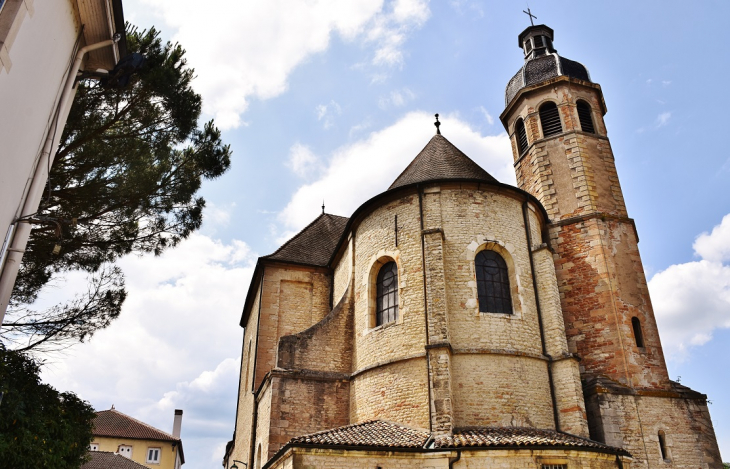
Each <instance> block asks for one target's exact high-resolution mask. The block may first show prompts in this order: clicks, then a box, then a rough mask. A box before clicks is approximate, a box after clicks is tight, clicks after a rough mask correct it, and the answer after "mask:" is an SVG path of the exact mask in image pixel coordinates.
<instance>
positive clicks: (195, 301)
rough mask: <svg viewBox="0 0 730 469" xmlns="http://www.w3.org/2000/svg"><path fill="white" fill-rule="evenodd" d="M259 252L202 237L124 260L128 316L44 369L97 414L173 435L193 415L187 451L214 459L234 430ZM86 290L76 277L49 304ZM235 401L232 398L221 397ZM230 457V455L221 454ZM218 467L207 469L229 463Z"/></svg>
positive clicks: (187, 432)
mask: <svg viewBox="0 0 730 469" xmlns="http://www.w3.org/2000/svg"><path fill="white" fill-rule="evenodd" d="M254 261H255V255H254V254H253V253H252V252H251V250H250V249H249V247H248V246H247V245H246V243H244V242H243V241H238V240H233V241H232V242H230V243H227V244H226V243H222V242H220V241H217V240H215V239H212V238H210V237H208V236H204V235H202V234H199V233H194V234H192V235H191V236H190V238H188V239H187V240H185V241H183V242H181V243H180V245H179V246H178V247H177V248H175V249H172V250H169V251H167V252H165V253H164V254H163V255H161V256H158V257H155V256H152V255H144V256H127V257H125V258H123V259H121V260H120V261H119V263H118V264H119V265H120V266H121V267H122V269H123V271H124V273H125V275H126V280H127V291H128V297H127V301H126V302H125V303H124V306H123V308H122V313H121V315H120V317H119V318H118V319H117V320H115V321H114V322H113V323H112V324H111V325H110V326H109V327H108V328H107V329H104V330H101V331H99V332H97V333H96V334H95V335H94V336H93V337H92V338H91V340H89V341H88V342H86V343H83V344H79V345H75V346H73V347H72V348H70V349H68V350H67V351H66V352H65V353H64V356H63V357H61V358H54V359H53V360H52V361H51V363H49V364H47V365H46V366H45V367H44V369H43V379H44V381H47V382H49V383H50V384H51V385H53V386H55V387H56V388H58V389H61V390H70V391H73V392H76V393H77V394H79V395H80V396H81V397H82V398H83V399H86V400H88V401H90V402H91V403H92V405H94V407H95V408H97V409H108V408H109V407H110V406H111V405H112V404H115V406H116V408H117V409H118V410H120V411H121V412H124V413H126V414H129V415H131V416H133V417H135V418H139V419H141V420H142V421H145V422H147V423H149V424H151V425H153V426H155V427H158V428H160V429H161V430H164V431H168V432H170V431H171V428H172V418H173V413H172V409H173V408H174V407H177V408H182V409H183V410H184V411H185V414H184V420H183V438H184V440H185V449H186V453H189V455H190V456H191V457H190V459H191V461H195V463H194V465H195V466H196V467H202V466H201V465H198V464H197V461H196V458H197V457H194V456H193V455H194V454H196V453H199V452H205V453H206V459H207V458H208V456H207V452H208V451H210V450H211V449H212V448H213V447H215V446H218V445H219V443H220V442H221V441H227V440H228V439H230V436H231V433H232V432H233V423H234V422H233V418H234V417H233V415H234V413H235V402H236V399H235V394H236V389H237V383H238V373H237V370H234V368H236V367H237V365H236V363H237V360H238V358H231V357H239V355H240V353H241V337H242V329H241V328H240V327H239V326H238V322H239V319H240V314H241V309H242V306H243V302H244V299H245V295H246V292H247V286H248V284H249V281H250V278H251V274H252V272H253V262H254ZM73 285H83V279H81V280H79V279H78V278H76V277H75V276H73V275H72V276H70V277H69V280H68V281H67V282H66V284H65V285H64V288H62V289H57V290H54V291H53V292H50V293H49V295H47V296H46V298H45V301H53V300H54V298H55V300H61V298H62V297H65V296H67V295H69V293H67V291H69V290H70V288H68V287H69V286H73ZM221 396H225V398H223V397H221ZM219 456H220V457H222V454H221V455H219ZM220 457H219V459H218V462H217V464H210V465H206V466H205V467H211V468H214V467H219V466H220Z"/></svg>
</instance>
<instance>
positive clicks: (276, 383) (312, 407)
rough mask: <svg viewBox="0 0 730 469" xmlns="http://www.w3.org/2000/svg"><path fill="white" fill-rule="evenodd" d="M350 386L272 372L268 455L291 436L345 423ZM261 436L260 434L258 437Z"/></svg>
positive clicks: (332, 380)
mask: <svg viewBox="0 0 730 469" xmlns="http://www.w3.org/2000/svg"><path fill="white" fill-rule="evenodd" d="M349 394H350V383H349V382H348V380H347V379H346V378H345V379H342V378H340V379H337V378H332V377H330V376H311V375H309V374H307V373H304V374H297V373H293V374H289V373H279V372H275V374H274V375H273V376H272V379H271V399H270V406H271V407H270V409H265V408H264V406H262V407H261V408H260V409H259V412H261V411H262V410H264V411H268V412H267V413H265V414H261V417H266V420H268V421H269V425H270V427H269V435H268V446H267V450H268V453H264V454H267V455H268V456H267V457H266V460H268V459H269V458H271V457H272V456H273V455H274V454H275V453H276V452H277V451H278V450H279V449H280V448H281V447H283V446H284V445H285V444H286V443H287V442H288V441H289V440H290V439H292V438H293V437H295V436H301V435H306V434H308V433H314V432H318V431H321V430H327V429H330V428H335V427H341V426H343V425H347V424H348V423H349V417H350V416H349V410H350V409H349V404H348V403H349V397H350V396H349ZM262 437H263V435H262Z"/></svg>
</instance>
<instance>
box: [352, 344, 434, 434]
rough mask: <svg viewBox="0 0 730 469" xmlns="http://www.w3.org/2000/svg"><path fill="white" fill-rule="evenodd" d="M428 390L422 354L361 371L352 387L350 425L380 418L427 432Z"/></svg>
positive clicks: (354, 379) (424, 361)
mask: <svg viewBox="0 0 730 469" xmlns="http://www.w3.org/2000/svg"><path fill="white" fill-rule="evenodd" d="M428 388H429V386H428V370H427V365H426V360H425V358H424V354H423V352H422V353H421V355H420V356H418V357H416V358H412V359H408V360H402V361H397V362H393V363H390V364H382V365H381V366H377V367H374V368H371V369H368V370H365V371H362V372H360V373H358V374H356V375H355V376H354V377H353V378H352V382H351V385H350V389H351V392H350V423H359V422H364V421H366V420H372V419H381V420H388V421H391V422H398V423H401V424H405V425H409V426H412V427H415V428H422V429H426V430H428V429H429V390H428Z"/></svg>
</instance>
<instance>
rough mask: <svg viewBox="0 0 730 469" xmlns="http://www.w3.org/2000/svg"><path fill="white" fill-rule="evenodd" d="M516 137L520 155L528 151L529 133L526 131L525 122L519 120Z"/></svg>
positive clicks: (516, 124)
mask: <svg viewBox="0 0 730 469" xmlns="http://www.w3.org/2000/svg"><path fill="white" fill-rule="evenodd" d="M515 136H516V137H517V153H519V154H520V155H521V154H522V153H523V152H524V151H525V150H527V132H526V131H525V121H523V120H522V119H517V122H516V123H515Z"/></svg>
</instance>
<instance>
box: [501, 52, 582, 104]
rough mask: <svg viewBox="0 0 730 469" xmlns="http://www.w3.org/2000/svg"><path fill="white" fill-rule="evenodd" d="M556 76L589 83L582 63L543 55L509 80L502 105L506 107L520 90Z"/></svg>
mask: <svg viewBox="0 0 730 469" xmlns="http://www.w3.org/2000/svg"><path fill="white" fill-rule="evenodd" d="M558 76H567V77H572V78H577V79H579V80H583V81H587V82H590V81H591V79H590V76H589V74H588V69H587V68H586V67H585V65H583V64H582V63H580V62H576V61H575V60H570V59H566V58H565V57H561V56H559V55H558V54H557V52H553V53H549V54H545V55H543V56H540V57H536V58H534V59H530V60H528V61H527V62H525V65H523V66H522V68H520V69H519V70H518V71H517V73H516V74H515V75H514V76H513V77H512V79H510V81H509V83H507V89H506V90H505V92H504V105H505V106H508V105H509V103H510V102H512V99H513V98H514V97H515V96H516V95H517V93H518V92H519V91H520V90H521V89H522V88H526V87H528V86H530V85H534V84H536V83H540V82H541V81H545V80H549V79H550V78H555V77H558Z"/></svg>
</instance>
